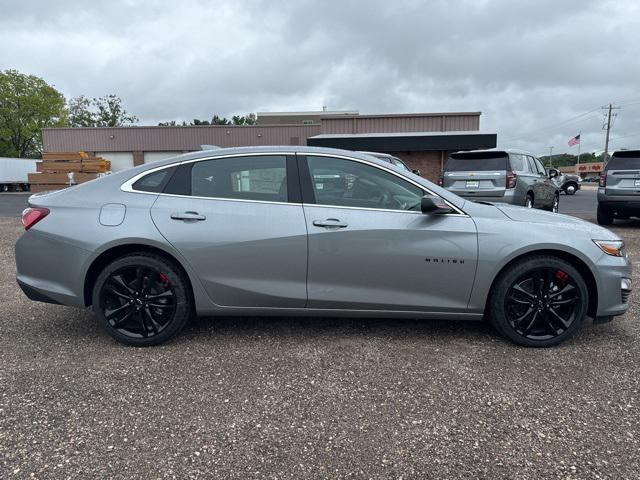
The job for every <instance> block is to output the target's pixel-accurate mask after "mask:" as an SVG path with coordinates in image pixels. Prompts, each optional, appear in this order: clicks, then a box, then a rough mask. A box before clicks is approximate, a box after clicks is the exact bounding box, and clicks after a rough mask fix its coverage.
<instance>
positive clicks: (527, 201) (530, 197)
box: [524, 193, 533, 208]
mask: <svg viewBox="0 0 640 480" xmlns="http://www.w3.org/2000/svg"><path fill="white" fill-rule="evenodd" d="M524 207H525V208H533V195H531V194H530V193H527V198H526V199H525V200H524Z"/></svg>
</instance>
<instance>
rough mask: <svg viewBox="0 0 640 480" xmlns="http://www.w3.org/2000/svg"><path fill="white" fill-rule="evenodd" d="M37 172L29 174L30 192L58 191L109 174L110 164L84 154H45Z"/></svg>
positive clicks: (99, 158) (102, 159)
mask: <svg viewBox="0 0 640 480" xmlns="http://www.w3.org/2000/svg"><path fill="white" fill-rule="evenodd" d="M37 171H38V172H39V173H30V174H29V183H30V184H31V191H32V192H43V191H47V190H60V189H62V188H66V187H69V186H71V185H76V184H78V183H84V182H88V181H89V180H94V179H96V178H98V177H99V176H102V175H104V174H105V173H107V172H110V171H111V162H110V161H109V160H105V159H104V158H102V157H95V156H92V155H89V154H87V153H86V152H55V153H47V152H45V153H43V154H42V162H39V163H38V166H37Z"/></svg>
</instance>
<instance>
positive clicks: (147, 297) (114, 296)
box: [92, 253, 192, 346]
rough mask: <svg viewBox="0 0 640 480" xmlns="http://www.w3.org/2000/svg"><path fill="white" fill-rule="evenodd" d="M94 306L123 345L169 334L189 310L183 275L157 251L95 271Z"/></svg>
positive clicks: (155, 340) (157, 340) (152, 341)
mask: <svg viewBox="0 0 640 480" xmlns="http://www.w3.org/2000/svg"><path fill="white" fill-rule="evenodd" d="M92 300H93V310H94V312H95V314H96V317H97V318H98V322H99V323H100V324H101V325H102V327H103V328H104V329H105V330H106V331H107V332H108V333H109V334H110V335H111V336H112V337H113V338H115V339H116V340H118V341H120V342H122V343H126V344H128V345H137V346H150V345H157V344H159V343H162V342H164V341H166V340H168V339H170V338H171V337H173V336H174V335H175V334H176V333H178V331H179V330H180V329H181V328H182V327H183V326H184V325H185V324H186V323H187V320H188V319H189V317H190V314H191V310H192V308H191V292H190V289H189V283H188V280H187V279H186V278H185V275H184V273H182V271H181V270H180V269H179V268H177V267H176V266H175V265H174V264H173V262H169V261H167V260H166V259H165V258H163V257H161V256H159V255H153V254H146V253H138V254H132V255H127V256H125V257H122V258H119V259H117V260H115V261H114V262H112V263H110V264H109V265H107V266H106V267H105V268H104V270H103V271H102V272H101V273H100V275H98V278H97V279H96V283H95V285H94V288H93V298H92Z"/></svg>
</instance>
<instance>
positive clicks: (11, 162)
mask: <svg viewBox="0 0 640 480" xmlns="http://www.w3.org/2000/svg"><path fill="white" fill-rule="evenodd" d="M36 164H37V160H32V159H30V158H7V157H0V192H11V191H17V190H22V191H23V192H28V191H29V177H28V175H29V174H30V173H36Z"/></svg>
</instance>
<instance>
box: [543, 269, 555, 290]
mask: <svg viewBox="0 0 640 480" xmlns="http://www.w3.org/2000/svg"><path fill="white" fill-rule="evenodd" d="M544 277H545V278H544V283H543V287H542V295H549V294H550V293H551V285H553V270H551V269H550V268H547V269H546V274H545V276H544Z"/></svg>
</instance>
